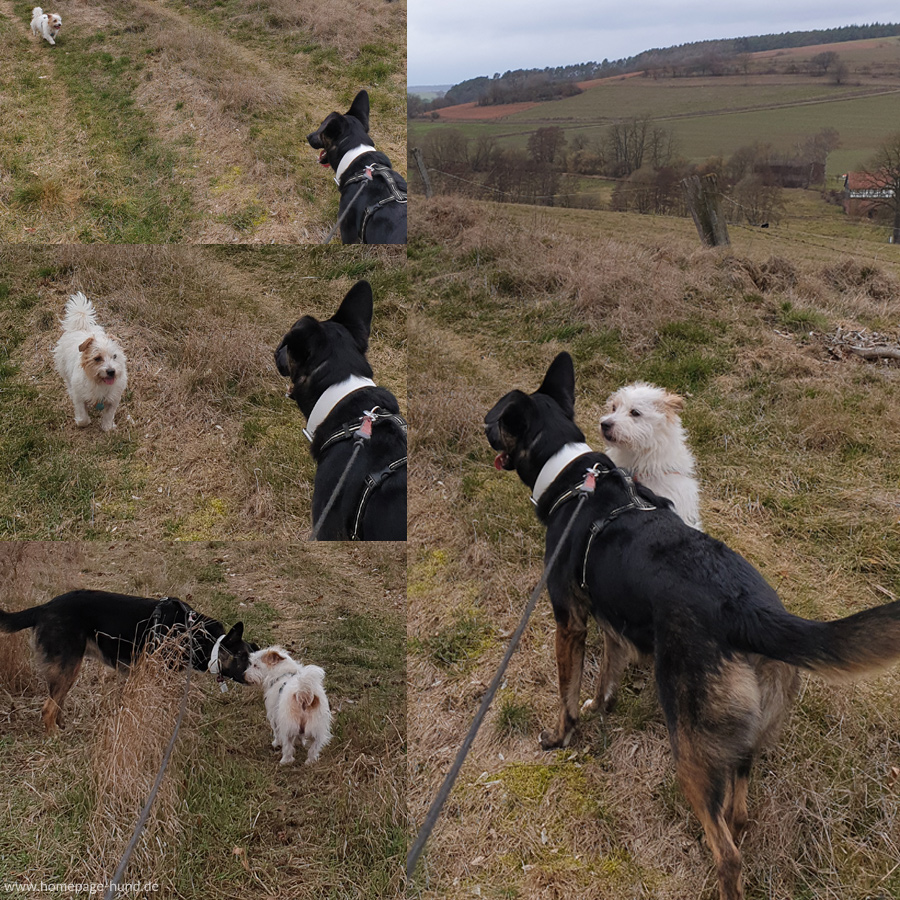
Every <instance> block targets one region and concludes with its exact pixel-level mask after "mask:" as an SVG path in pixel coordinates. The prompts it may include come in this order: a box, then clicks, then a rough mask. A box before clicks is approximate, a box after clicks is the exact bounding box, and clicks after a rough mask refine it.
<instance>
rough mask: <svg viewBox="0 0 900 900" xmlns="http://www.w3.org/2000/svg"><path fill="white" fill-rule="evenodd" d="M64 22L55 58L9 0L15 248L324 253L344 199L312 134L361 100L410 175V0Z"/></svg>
mask: <svg viewBox="0 0 900 900" xmlns="http://www.w3.org/2000/svg"><path fill="white" fill-rule="evenodd" d="M351 11H352V13H353V15H352V21H351V20H350V18H349V17H348V14H349V13H350V12H351ZM63 18H64V24H63V29H62V31H61V33H60V37H59V40H58V42H57V45H56V46H55V47H51V46H50V45H49V44H47V43H46V42H44V41H39V40H38V39H37V38H36V37H34V36H33V35H32V34H31V33H30V30H29V23H30V12H29V10H28V9H26V7H24V6H22V7H20V8H16V9H14V8H13V4H12V3H11V2H8V0H5V2H3V3H0V89H2V91H3V94H4V97H5V98H6V103H5V106H4V110H5V115H4V116H3V117H2V121H0V204H2V206H0V210H2V211H0V240H2V241H5V242H32V243H60V242H67V243H84V242H91V241H99V242H104V243H226V242H232V243H233V242H239V243H249V242H262V243H273V242H274V243H280V244H296V243H319V242H321V240H322V239H323V238H324V237H325V234H326V232H327V231H328V230H329V228H330V226H331V225H332V223H333V220H334V218H335V217H336V214H337V203H338V194H337V191H335V190H334V185H333V183H332V182H331V179H330V178H328V176H327V174H326V173H325V172H324V171H323V170H322V167H321V166H319V165H318V162H317V154H316V152H315V151H313V150H312V149H311V148H309V146H308V145H307V143H306V135H307V134H309V133H310V132H311V131H313V130H314V129H315V128H316V127H317V126H318V125H319V123H320V122H321V121H322V119H324V118H325V116H326V115H327V114H328V113H329V112H331V111H333V110H339V111H341V112H343V111H345V110H346V109H347V107H348V106H349V104H350V102H351V101H352V99H353V97H354V96H355V94H356V92H357V91H358V90H359V89H360V88H366V89H367V90H368V91H369V93H370V98H371V103H372V134H373V138H374V140H375V141H376V143H377V145H378V147H379V149H382V150H384V151H385V152H386V153H387V154H388V155H389V156H390V157H392V158H393V159H394V160H395V161H396V163H397V164H398V165H400V166H403V165H404V164H405V163H404V159H403V157H404V156H405V145H406V129H405V124H404V118H403V112H404V110H403V93H402V90H403V87H404V81H405V58H406V44H405V40H403V38H402V36H403V34H404V33H405V21H406V7H405V4H404V3H402V2H400V3H393V4H385V3H384V2H381V0H362V2H361V3H358V4H355V5H354V6H353V7H352V8H351V7H350V6H349V5H348V4H346V2H345V0H335V3H333V4H328V5H327V6H322V5H317V4H314V3H312V2H311V0H272V2H271V3H266V4H260V3H256V2H251V0H227V2H226V0H217V2H202V3H186V2H180V0H170V2H165V3H156V2H147V0H102V2H99V3H87V2H86V0H73V2H72V3H70V4H69V5H68V7H67V8H66V10H65V11H64V16H63Z"/></svg>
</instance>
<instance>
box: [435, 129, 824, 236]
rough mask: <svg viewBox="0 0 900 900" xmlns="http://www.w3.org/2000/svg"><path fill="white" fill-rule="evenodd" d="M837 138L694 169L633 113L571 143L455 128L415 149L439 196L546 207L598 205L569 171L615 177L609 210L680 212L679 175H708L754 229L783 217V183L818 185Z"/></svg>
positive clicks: (759, 149)
mask: <svg viewBox="0 0 900 900" xmlns="http://www.w3.org/2000/svg"><path fill="white" fill-rule="evenodd" d="M839 144H840V139H839V135H838V133H837V131H836V130H835V129H833V128H826V129H823V130H822V131H820V132H819V133H818V134H816V135H813V136H810V137H807V138H805V139H804V140H802V141H800V142H798V143H797V145H796V146H794V147H793V148H791V149H790V150H776V149H775V148H773V147H772V146H771V145H769V144H766V143H763V142H757V143H754V144H752V145H749V146H746V147H741V148H740V149H738V150H737V151H735V153H733V154H732V155H731V156H730V157H728V158H727V159H725V158H721V157H714V158H711V159H709V160H706V161H705V162H704V163H702V164H699V165H698V164H695V163H689V162H687V161H686V160H684V159H683V158H682V157H681V156H680V155H679V153H678V147H677V142H676V140H675V137H674V135H673V133H672V131H671V130H670V129H668V128H665V127H663V126H660V125H658V124H656V123H654V122H653V120H652V119H650V118H649V117H634V118H630V119H623V120H621V121H619V122H615V123H613V124H612V125H610V126H609V127H608V128H606V129H605V130H604V132H603V133H602V134H601V135H600V136H599V137H598V138H596V139H593V140H592V139H591V138H589V137H588V136H587V135H585V134H584V133H583V132H582V133H578V134H576V135H575V136H574V137H573V138H572V139H571V140H569V139H568V138H567V137H566V134H565V132H564V131H563V129H562V128H560V127H558V126H547V127H544V128H538V129H537V130H536V131H534V132H532V133H531V134H530V135H529V137H528V141H527V145H526V147H525V148H524V149H519V148H513V147H508V146H501V145H500V144H499V143H498V141H497V140H496V139H495V138H493V137H491V136H488V135H481V136H479V137H476V138H474V139H470V138H468V137H466V135H465V134H463V133H462V132H461V131H459V130H458V129H454V128H440V129H435V130H433V131H431V132H430V133H429V134H427V135H426V136H425V137H424V138H423V140H422V142H421V144H420V148H421V150H422V152H423V154H424V158H425V162H426V165H427V166H428V168H429V170H430V171H431V175H432V181H433V182H434V184H435V187H436V189H437V190H438V191H440V192H445V193H456V194H463V195H466V196H471V197H475V198H478V199H489V200H498V201H502V202H509V203H529V204H536V205H545V206H581V207H589V208H596V207H597V206H598V205H599V204H598V202H597V199H596V197H597V194H598V193H600V192H598V191H593V192H592V191H591V190H590V189H587V190H576V189H574V188H572V187H570V185H573V184H574V183H575V182H576V181H578V180H580V181H581V182H582V183H583V182H584V181H585V179H583V178H582V179H576V178H573V177H572V176H600V177H603V178H606V179H613V180H614V181H615V187H614V189H613V193H612V200H611V204H610V206H611V208H612V209H614V210H619V211H632V212H640V213H651V214H657V215H687V214H688V211H687V209H686V208H685V206H684V199H683V196H682V191H681V181H682V180H683V179H684V178H686V177H687V176H689V175H692V174H700V175H703V174H707V173H710V172H715V173H716V175H717V176H718V181H719V185H720V188H721V190H722V191H723V193H724V194H725V196H726V197H727V199H728V203H726V213H727V215H728V217H729V220H730V221H732V222H748V223H749V224H753V225H762V224H765V223H767V222H769V221H777V220H778V218H779V217H780V215H781V214H782V212H783V208H784V203H783V197H782V192H783V189H784V188H785V187H810V186H811V185H813V184H820V183H823V182H824V174H825V160H826V157H827V155H828V153H829V152H830V151H831V150H834V149H836V148H837V147H838V146H839ZM588 183H589V182H588ZM603 193H606V191H604V192H603Z"/></svg>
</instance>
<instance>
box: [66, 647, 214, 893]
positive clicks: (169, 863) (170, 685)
mask: <svg viewBox="0 0 900 900" xmlns="http://www.w3.org/2000/svg"><path fill="white" fill-rule="evenodd" d="M186 645H187V640H186V636H182V638H181V639H180V640H175V641H172V642H169V643H167V644H163V645H160V646H159V647H157V648H156V649H155V650H152V651H150V652H147V653H144V654H142V655H141V658H140V659H139V660H138V663H137V664H136V665H135V666H134V667H133V668H132V670H131V672H130V673H129V675H128V678H127V680H126V681H125V682H124V684H121V685H116V688H115V689H113V690H111V691H107V692H106V693H107V696H106V697H105V700H106V701H107V702H106V703H105V704H104V707H105V708H104V709H103V710H102V712H101V718H100V722H99V724H98V727H97V730H96V735H95V736H94V739H93V746H92V747H91V782H92V788H93V792H94V795H95V796H96V798H97V802H96V805H95V807H94V812H93V816H92V818H91V821H90V824H89V827H88V831H89V834H90V839H91V843H90V846H89V848H88V851H87V853H86V859H85V863H86V864H87V866H88V869H89V871H91V872H95V873H97V880H98V881H104V882H105V881H108V880H109V879H110V878H112V876H113V873H114V872H115V871H116V868H117V867H118V864H119V860H121V858H122V854H123V853H124V852H125V848H126V847H127V846H128V843H129V841H130V840H131V837H132V833H133V830H134V823H135V822H136V820H137V818H138V813H139V812H140V811H141V810H142V809H143V806H144V804H145V803H146V801H147V798H148V797H149V796H150V790H151V788H152V786H153V783H154V781H155V779H156V778H157V777H158V776H157V773H158V771H159V769H160V767H161V765H162V763H163V759H164V757H165V753H166V749H167V747H168V745H169V741H170V740H171V737H172V734H173V731H174V729H175V725H176V722H177V721H178V716H179V709H180V707H181V703H182V697H183V696H184V692H185V689H186V687H187V677H186V676H187V673H186V672H185V671H183V670H181V669H180V668H178V667H175V666H173V665H172V663H173V661H174V659H176V658H177V657H178V656H179V655H183V654H184V652H185V651H186V650H187V646H186ZM191 675H192V681H193V680H194V677H199V676H198V673H195V672H194V673H191ZM110 683H111V682H110ZM200 697H201V691H200V690H199V689H198V688H197V687H196V682H195V683H194V689H193V697H191V694H190V692H189V695H188V698H189V700H191V699H192V700H193V703H192V704H191V706H193V709H192V710H191V712H192V713H193V716H194V722H193V727H192V723H191V721H190V718H191V717H190V716H186V717H185V719H184V720H183V721H182V724H181V728H180V729H179V739H178V741H177V743H176V745H175V748H173V755H172V757H171V759H170V760H169V761H168V763H167V767H166V774H165V775H164V777H163V780H162V782H161V783H160V787H159V791H158V792H157V795H156V799H155V800H154V801H153V805H152V807H151V809H150V813H149V816H148V819H147V824H146V827H145V829H144V831H143V833H142V836H141V839H140V841H139V843H138V844H137V845H136V847H135V851H134V853H133V854H132V856H131V862H130V863H129V867H130V868H127V869H126V870H125V873H124V876H123V881H125V882H128V881H132V880H135V879H134V878H129V873H132V875H133V874H134V873H140V880H142V881H145V882H146V881H152V882H155V883H157V884H159V883H161V882H164V881H166V880H167V877H168V876H167V873H168V872H170V871H171V870H172V869H173V867H174V866H175V865H176V861H177V858H178V846H179V845H180V844H181V843H182V842H183V841H184V837H185V835H184V826H183V824H182V821H181V815H180V814H181V812H182V809H181V806H182V802H181V799H180V797H179V793H180V792H179V788H178V781H179V779H178V775H177V773H178V771H179V770H180V769H183V768H184V767H185V766H186V765H190V759H191V758H192V757H194V756H196V755H197V749H198V748H197V740H196V725H197V721H196V720H197V719H198V708H199V705H200ZM189 708H190V707H186V709H189ZM182 729H183V730H182ZM173 773H174V774H173ZM73 874H74V873H73Z"/></svg>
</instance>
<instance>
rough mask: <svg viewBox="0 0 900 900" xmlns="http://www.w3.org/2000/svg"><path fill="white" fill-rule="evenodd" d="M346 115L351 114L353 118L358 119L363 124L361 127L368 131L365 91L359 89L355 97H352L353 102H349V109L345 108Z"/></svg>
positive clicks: (367, 96) (367, 99)
mask: <svg viewBox="0 0 900 900" xmlns="http://www.w3.org/2000/svg"><path fill="white" fill-rule="evenodd" d="M347 115H348V116H353V117H354V118H355V119H359V121H360V122H362V124H363V128H365V129H366V132H367V133H368V131H369V95H368V93H367V92H366V91H360V92H359V93H358V94H357V95H356V97H354V98H353V103H351V104H350V109H348V110H347Z"/></svg>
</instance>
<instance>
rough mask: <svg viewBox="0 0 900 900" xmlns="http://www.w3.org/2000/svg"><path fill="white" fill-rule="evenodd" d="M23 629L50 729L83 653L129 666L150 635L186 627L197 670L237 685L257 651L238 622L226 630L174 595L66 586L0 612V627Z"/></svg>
mask: <svg viewBox="0 0 900 900" xmlns="http://www.w3.org/2000/svg"><path fill="white" fill-rule="evenodd" d="M25 628H33V629H34V648H35V655H36V661H37V666H38V669H39V671H40V672H41V674H42V675H43V677H44V678H45V679H46V681H47V685H48V687H49V689H50V696H49V697H48V698H47V700H46V701H45V702H44V708H43V713H42V718H43V722H44V727H45V728H46V730H47V732H48V733H50V732H52V731H54V730H55V729H56V728H62V727H63V722H62V707H63V703H64V701H65V699H66V694H68V693H69V691H70V690H71V688H72V685H73V684H75V681H76V679H77V678H78V673H79V672H80V671H81V664H82V662H83V660H84V657H85V656H90V657H93V658H95V659H99V660H100V661H101V662H103V663H105V664H106V665H108V666H112V667H113V668H127V667H129V666H130V665H131V664H132V663H133V662H134V661H135V660H136V659H137V657H138V656H139V654H140V652H141V650H142V649H143V648H144V647H145V646H146V645H147V643H148V641H149V640H150V639H151V637H154V638H157V639H159V638H162V637H164V636H166V635H167V634H169V633H170V632H173V631H174V632H184V631H187V633H188V635H189V637H188V640H189V649H190V654H191V665H192V666H193V667H194V668H195V669H205V670H208V671H210V672H213V673H214V674H217V675H219V676H222V675H224V676H227V677H228V678H232V679H234V680H235V681H240V682H243V680H244V670H245V669H246V668H247V666H248V665H249V662H250V654H251V653H252V652H253V651H254V650H256V649H258V648H257V647H256V646H255V645H254V644H248V643H247V642H246V641H245V640H244V639H243V634H244V626H243V625H242V624H241V623H240V622H238V624H237V625H235V626H234V628H232V629H231V630H230V631H229V630H227V629H226V628H225V626H224V625H222V623H221V622H217V621H216V620H215V619H212V618H210V617H209V616H203V615H200V613H196V612H194V611H193V610H192V609H191V607H190V606H188V604H187V603H185V602H184V601H182V600H178V599H177V598H174V597H164V598H163V599H161V600H153V599H151V598H148V597H133V596H130V595H128V594H114V593H109V592H108V591H88V590H78V591H69V592H68V593H66V594H60V595H59V596H58V597H54V598H53V599H52V600H50V601H49V602H48V603H44V604H42V605H41V606H33V607H31V609H25V610H22V611H21V612H13V613H7V612H2V611H0V631H5V632H7V633H9V632H14V631H22V630H23V629H25Z"/></svg>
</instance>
